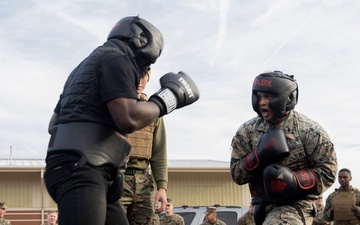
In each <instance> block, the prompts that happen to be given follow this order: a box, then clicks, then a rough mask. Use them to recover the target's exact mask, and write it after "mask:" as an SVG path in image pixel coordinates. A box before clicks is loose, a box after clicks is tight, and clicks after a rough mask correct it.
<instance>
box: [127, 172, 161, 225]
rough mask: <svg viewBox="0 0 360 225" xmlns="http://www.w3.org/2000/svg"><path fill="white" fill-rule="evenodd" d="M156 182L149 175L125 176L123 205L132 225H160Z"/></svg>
mask: <svg viewBox="0 0 360 225" xmlns="http://www.w3.org/2000/svg"><path fill="white" fill-rule="evenodd" d="M154 200H155V194H154V181H153V178H152V176H151V175H150V174H149V173H145V174H134V175H125V181H124V192H123V194H122V196H121V200H120V201H121V205H122V207H123V209H124V212H125V214H126V217H127V218H128V221H129V224H130V225H149V224H150V225H158V224H159V216H158V215H157V214H156V213H155V209H154Z"/></svg>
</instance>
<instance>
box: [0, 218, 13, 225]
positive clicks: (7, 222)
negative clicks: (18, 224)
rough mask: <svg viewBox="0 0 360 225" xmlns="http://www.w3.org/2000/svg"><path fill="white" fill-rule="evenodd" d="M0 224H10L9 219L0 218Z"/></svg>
mask: <svg viewBox="0 0 360 225" xmlns="http://www.w3.org/2000/svg"><path fill="white" fill-rule="evenodd" d="M0 225H11V223H10V221H9V220H6V219H4V218H0Z"/></svg>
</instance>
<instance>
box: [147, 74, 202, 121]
mask: <svg viewBox="0 0 360 225" xmlns="http://www.w3.org/2000/svg"><path fill="white" fill-rule="evenodd" d="M160 86H161V88H160V90H159V91H157V92H156V93H155V94H153V95H152V96H151V97H150V98H149V101H152V102H154V103H155V104H156V105H157V106H158V107H159V108H160V117H161V116H163V115H165V114H169V113H170V112H172V111H174V110H175V109H180V108H182V107H184V106H187V105H190V104H192V103H194V102H195V101H197V100H198V99H199V90H198V88H197V87H196V85H195V83H194V82H193V81H192V80H191V78H190V77H189V76H188V75H187V74H185V73H184V72H181V71H180V72H179V73H177V74H175V73H172V72H170V73H167V74H165V75H164V76H162V77H161V78H160Z"/></svg>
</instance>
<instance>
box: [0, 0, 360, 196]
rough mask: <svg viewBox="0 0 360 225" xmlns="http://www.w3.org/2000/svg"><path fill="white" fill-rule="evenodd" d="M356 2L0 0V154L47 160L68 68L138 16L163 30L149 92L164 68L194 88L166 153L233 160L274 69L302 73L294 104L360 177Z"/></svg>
mask: <svg viewBox="0 0 360 225" xmlns="http://www.w3.org/2000/svg"><path fill="white" fill-rule="evenodd" d="M359 11H360V1H343V0H332V1H325V0H322V1H320V0H301V1H291V0H261V1H260V0H255V1H243V0H240V1H238V0H228V1H225V0H223V1H221V0H198V1H193V0H174V1H165V0H141V1H140V0H132V1H116V0H104V1H94V0H93V1H85V0H82V1H80V0H72V1H70V0H59V1H46V0H28V1H22V0H12V1H2V2H0V27H1V29H0V49H1V51H0V68H1V75H0V76H1V82H0V105H1V107H0V127H1V129H0V157H1V158H4V157H9V155H10V146H12V147H11V149H12V155H13V157H28V158H44V157H45V154H46V147H47V143H48V139H49V135H48V134H47V125H48V121H49V118H50V116H51V114H52V111H53V108H54V107H55V104H56V101H57V99H58V96H59V94H60V92H61V90H62V88H63V85H64V82H65V80H66V78H67V76H68V74H69V73H70V72H71V70H72V69H73V68H74V67H75V66H76V65H77V64H78V63H79V62H80V61H81V60H82V59H83V58H85V57H86V56H87V55H88V54H89V53H90V52H91V51H92V50H93V49H94V48H95V47H97V46H98V45H101V44H102V43H103V42H104V41H106V37H107V35H108V33H109V31H110V29H111V28H112V26H113V25H114V24H115V23H116V22H117V21H118V20H119V19H121V18H122V17H125V16H133V15H140V17H142V18H145V19H146V20H148V21H150V22H151V23H153V24H154V25H155V26H157V27H158V28H159V29H160V30H161V32H162V33H163V35H164V38H165V47H164V51H163V53H162V55H161V57H160V58H159V59H158V61H157V63H156V64H155V65H154V66H153V73H152V77H151V80H150V83H149V85H148V88H147V90H146V92H147V93H148V95H151V93H153V92H155V91H156V90H157V89H159V82H158V79H159V78H160V77H161V76H162V75H163V74H165V73H167V72H170V71H171V72H178V71H185V72H186V73H187V74H189V75H190V76H191V77H192V78H193V79H194V81H195V82H196V83H197V84H198V87H199V89H200V100H199V101H198V102H196V103H194V104H193V105H191V106H189V107H186V108H183V109H181V110H177V111H175V112H173V113H171V114H170V115H167V116H166V117H165V123H166V129H167V135H168V156H169V159H210V160H221V161H229V159H230V142H231V139H232V136H233V135H234V134H235V132H236V130H237V128H238V127H239V126H240V125H241V124H242V123H243V122H245V121H246V120H248V119H250V118H252V117H254V116H256V113H255V112H254V111H253V110H252V107H251V101H250V100H251V85H252V81H253V79H254V77H255V76H256V75H258V74H259V73H261V72H264V71H266V70H281V71H284V72H285V73H289V74H293V75H295V78H296V79H297V81H298V84H299V94H300V96H299V103H298V105H297V107H296V110H297V111H299V112H301V113H303V114H305V115H307V116H309V117H310V118H312V119H314V120H315V121H317V122H319V123H320V124H321V125H322V126H323V127H324V128H325V129H326V131H327V132H328V133H329V135H330V137H331V138H332V140H333V142H334V144H335V147H336V151H337V155H338V159H339V168H343V167H347V168H349V169H350V170H352V171H353V172H354V174H353V176H354V181H353V185H354V186H360V179H359V178H358V177H359V176H360V175H358V174H357V173H356V171H358V170H359V165H358V164H359V163H358V159H359V153H358V152H357V151H359V150H360V144H359V135H358V133H359V130H360V120H359V119H358V117H357V116H356V115H357V113H358V112H359V111H360V102H359V99H358V96H360V89H359V88H358V84H359V82H360V78H359V75H358V74H357V73H359V63H358V60H359V59H360V38H359V35H360V13H359ZM337 186H338V183H337V182H336V184H335V185H334V187H337ZM332 190H333V188H332Z"/></svg>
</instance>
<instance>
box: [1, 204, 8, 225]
mask: <svg viewBox="0 0 360 225" xmlns="http://www.w3.org/2000/svg"><path fill="white" fill-rule="evenodd" d="M6 209H7V206H6V205H5V202H0V225H11V223H10V221H9V220H6V219H4V215H5V212H6Z"/></svg>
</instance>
